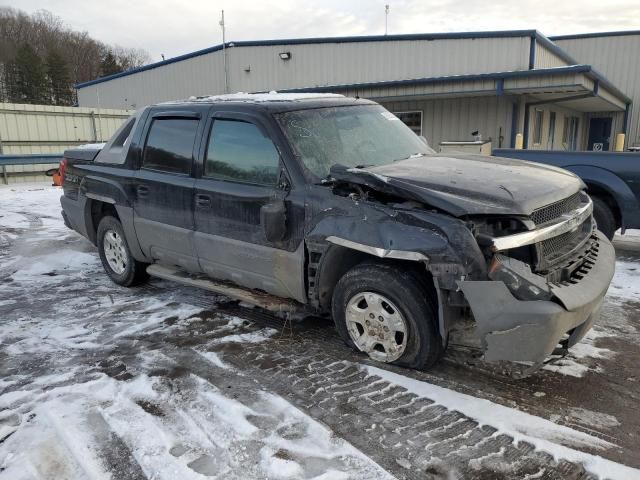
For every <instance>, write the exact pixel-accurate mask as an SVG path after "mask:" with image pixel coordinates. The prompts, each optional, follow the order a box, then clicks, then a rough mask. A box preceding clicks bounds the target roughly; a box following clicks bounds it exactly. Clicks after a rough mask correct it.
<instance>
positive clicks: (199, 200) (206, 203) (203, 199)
mask: <svg viewBox="0 0 640 480" xmlns="http://www.w3.org/2000/svg"><path fill="white" fill-rule="evenodd" d="M196 205H197V206H198V207H203V208H208V207H210V206H211V197H210V196H209V195H196Z"/></svg>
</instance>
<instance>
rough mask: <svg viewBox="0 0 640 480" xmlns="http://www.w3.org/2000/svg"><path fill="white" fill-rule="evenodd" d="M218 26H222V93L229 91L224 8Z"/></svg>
mask: <svg viewBox="0 0 640 480" xmlns="http://www.w3.org/2000/svg"><path fill="white" fill-rule="evenodd" d="M220 27H221V28H222V58H223V62H224V93H229V73H228V69H227V39H226V32H225V29H224V10H222V17H221V18H220Z"/></svg>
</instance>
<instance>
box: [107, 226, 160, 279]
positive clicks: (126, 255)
mask: <svg viewBox="0 0 640 480" xmlns="http://www.w3.org/2000/svg"><path fill="white" fill-rule="evenodd" d="M97 234H98V235H97V236H98V252H99V253H100V260H101V261H102V266H103V267H104V270H105V272H106V273H107V275H109V278H111V280H113V281H114V282H115V283H117V284H118V285H122V286H124V287H131V286H133V285H138V284H140V283H143V282H144V281H146V280H147V278H149V277H148V274H147V270H146V269H147V264H145V263H142V262H138V261H137V260H136V259H135V258H133V255H131V250H130V249H129V245H128V244H127V239H126V238H125V236H124V229H123V228H122V224H121V223H120V221H119V220H118V219H117V218H114V217H104V218H103V219H102V220H100V223H99V224H98V232H97Z"/></svg>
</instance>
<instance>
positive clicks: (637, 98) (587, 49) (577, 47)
mask: <svg viewBox="0 0 640 480" xmlns="http://www.w3.org/2000/svg"><path fill="white" fill-rule="evenodd" d="M554 42H555V43H556V44H557V45H558V46H560V47H561V48H563V49H564V50H566V51H567V52H568V53H569V54H570V55H571V56H573V57H575V58H576V59H577V60H578V61H579V62H581V63H587V64H590V65H593V67H594V68H595V69H597V70H598V71H600V72H601V73H603V74H604V75H605V77H607V78H608V79H609V80H610V81H611V82H613V84H614V85H615V86H616V87H618V88H619V89H620V90H622V91H623V92H624V93H626V94H627V96H629V97H631V99H632V100H633V108H632V111H631V115H630V117H629V128H628V132H627V135H628V137H627V144H628V145H633V144H636V145H640V58H639V54H638V52H640V34H635V35H620V36H602V37H588V38H571V39H557V40H554Z"/></svg>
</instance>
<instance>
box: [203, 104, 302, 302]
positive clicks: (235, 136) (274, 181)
mask: <svg viewBox="0 0 640 480" xmlns="http://www.w3.org/2000/svg"><path fill="white" fill-rule="evenodd" d="M204 145H205V148H204V155H203V157H204V159H203V163H202V164H201V175H200V178H198V179H197V180H196V187H195V215H194V217H195V228H196V233H195V245H196V251H197V254H198V259H199V262H200V267H201V269H202V270H203V271H204V272H205V273H206V274H208V275H209V276H211V277H213V278H217V279H222V280H230V281H232V282H234V283H236V284H238V285H241V286H244V287H248V288H255V289H260V290H264V291H266V292H268V293H272V294H274V295H278V296H281V297H287V298H295V299H298V300H300V301H303V300H304V280H303V267H304V250H303V245H302V241H301V240H302V235H301V234H300V232H299V231H298V229H296V228H294V227H291V228H289V231H288V232H287V235H286V237H285V238H283V239H282V240H278V241H269V240H267V238H266V235H265V230H264V225H262V221H261V209H262V208H263V207H264V206H266V205H273V204H274V203H277V202H282V201H285V204H286V203H287V202H286V199H287V197H288V196H289V194H290V190H291V188H292V185H291V183H290V181H289V178H288V175H287V172H286V169H285V167H284V165H283V162H282V159H281V155H280V150H279V149H278V147H277V146H276V143H275V142H274V140H273V135H272V132H270V126H269V124H268V122H265V121H263V120H262V118H261V117H259V116H257V115H253V114H250V113H239V112H218V113H214V114H213V115H212V116H211V117H210V118H209V120H208V122H207V126H206V127H205V142H204ZM289 222H292V219H289ZM299 223H300V224H302V221H300V222H299Z"/></svg>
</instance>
